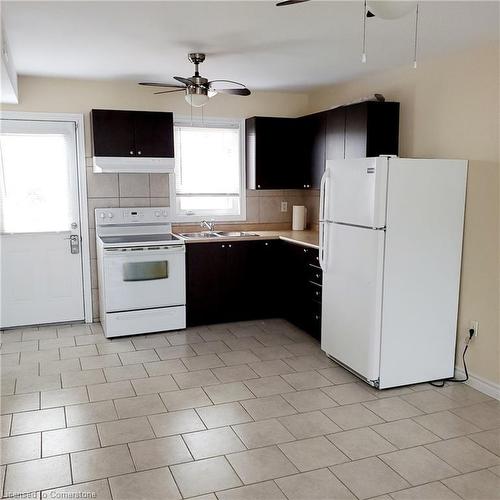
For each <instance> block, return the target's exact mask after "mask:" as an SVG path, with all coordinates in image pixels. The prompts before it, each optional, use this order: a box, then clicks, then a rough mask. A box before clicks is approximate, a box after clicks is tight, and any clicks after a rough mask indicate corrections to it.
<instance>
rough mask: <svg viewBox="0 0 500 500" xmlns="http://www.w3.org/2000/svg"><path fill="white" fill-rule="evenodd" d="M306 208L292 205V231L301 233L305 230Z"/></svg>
mask: <svg viewBox="0 0 500 500" xmlns="http://www.w3.org/2000/svg"><path fill="white" fill-rule="evenodd" d="M306 219H307V208H306V207H304V206H303V205H294V206H293V211H292V230H293V231H303V230H304V229H305V228H306Z"/></svg>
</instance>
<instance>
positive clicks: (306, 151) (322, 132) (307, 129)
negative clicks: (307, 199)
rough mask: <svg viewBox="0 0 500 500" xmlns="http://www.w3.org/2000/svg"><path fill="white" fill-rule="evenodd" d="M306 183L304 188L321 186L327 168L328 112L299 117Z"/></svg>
mask: <svg viewBox="0 0 500 500" xmlns="http://www.w3.org/2000/svg"><path fill="white" fill-rule="evenodd" d="M298 121H299V122H300V128H301V142H302V144H303V158H302V161H303V165H302V169H303V170H304V180H305V183H304V185H303V186H301V187H302V188H305V189H309V188H316V187H319V184H320V181H321V176H322V175H323V171H324V169H325V150H326V126H327V113H324V112H322V113H314V114H312V115H307V116H303V117H302V118H299V119H298Z"/></svg>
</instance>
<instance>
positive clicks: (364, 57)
mask: <svg viewBox="0 0 500 500" xmlns="http://www.w3.org/2000/svg"><path fill="white" fill-rule="evenodd" d="M366 14H367V11H366V0H365V1H364V7H363V53H362V54H361V62H362V63H363V64H365V63H366Z"/></svg>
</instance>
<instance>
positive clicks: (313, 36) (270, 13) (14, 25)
mask: <svg viewBox="0 0 500 500" xmlns="http://www.w3.org/2000/svg"><path fill="white" fill-rule="evenodd" d="M2 6H3V12H2V16H3V21H4V24H5V29H6V32H7V36H8V40H9V43H10V48H11V53H12V58H13V60H14V64H15V66H16V69H17V72H18V73H19V74H20V75H38V76H53V77H68V78H84V79H119V80H128V81H137V82H138V81H144V80H149V81H165V82H169V83H173V82H174V80H172V76H173V75H179V76H186V77H187V76H191V75H192V70H193V67H192V65H191V64H190V63H189V62H188V61H187V53H188V52H191V51H202V52H206V53H207V60H206V61H205V63H203V65H202V66H201V73H202V75H203V76H206V77H208V78H209V79H215V78H225V79H231V80H237V81H240V82H243V83H245V84H246V85H247V86H248V87H249V88H250V89H252V90H264V89H266V90H277V89H285V90H307V89H311V88H314V87H318V86H321V85H327V84H332V83H336V82H339V81H344V80H348V79H351V78H356V77H359V76H361V75H363V74H368V73H370V72H373V71H380V70H384V69H390V68H394V67H398V66H403V65H407V66H409V67H410V66H411V64H412V58H413V32H414V23H415V20H414V16H413V15H411V14H410V15H408V16H406V17H404V18H402V19H398V20H394V21H384V20H382V19H378V18H372V19H368V21H367V23H368V27H367V44H368V50H367V54H368V61H367V63H366V64H362V63H361V40H362V13H363V3H362V1H350V2H335V1H320V0H316V1H311V2H308V3H303V4H298V5H294V6H289V7H281V8H277V7H275V6H274V2H273V1H271V0H265V1H246V2H245V1H244V2H236V1H202V2H195V1H186V0H185V1H164V2H143V1H137V2H130V1H128V2H120V1H88V2H79V1H65V2H46V1H35V2H17V1H16V2H14V1H10V2H9V1H3V2H2ZM420 14H421V15H420V38H419V60H420V61H422V60H425V59H427V58H430V57H434V56H436V55H441V54H446V53H449V52H453V51H458V50H461V49H464V48H466V47H471V46H479V45H480V44H484V43H487V42H491V41H493V40H498V30H499V4H498V3H497V2H479V1H459V2H450V1H444V2H432V1H421V4H420Z"/></svg>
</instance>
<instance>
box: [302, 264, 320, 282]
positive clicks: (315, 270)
mask: <svg viewBox="0 0 500 500" xmlns="http://www.w3.org/2000/svg"><path fill="white" fill-rule="evenodd" d="M306 275H307V281H309V282H310V283H315V284H316V285H322V284H323V272H322V271H321V269H320V268H319V267H316V266H313V265H311V264H308V265H307V270H306Z"/></svg>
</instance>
